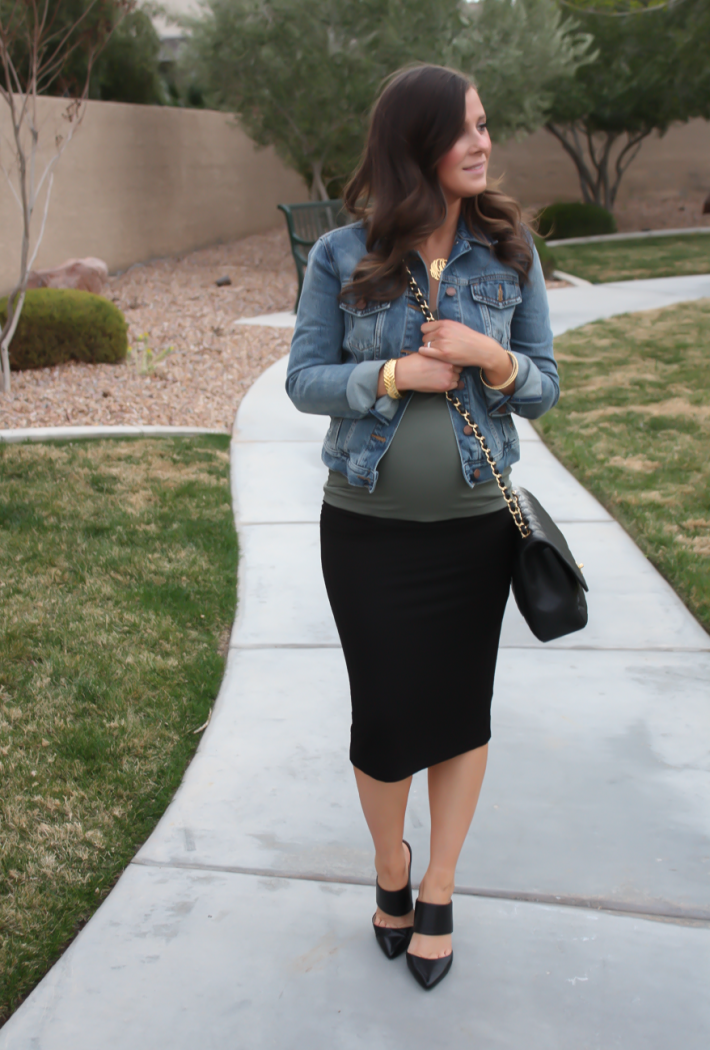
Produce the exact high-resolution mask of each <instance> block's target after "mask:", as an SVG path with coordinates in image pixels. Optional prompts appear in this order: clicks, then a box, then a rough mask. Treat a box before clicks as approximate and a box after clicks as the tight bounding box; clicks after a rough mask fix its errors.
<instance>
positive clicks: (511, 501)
mask: <svg viewBox="0 0 710 1050" xmlns="http://www.w3.org/2000/svg"><path fill="white" fill-rule="evenodd" d="M406 270H407V273H408V274H409V287H410V288H411V289H412V291H413V292H414V297H415V298H416V300H417V303H418V304H419V309H420V310H421V312H422V313H423V314H424V316H425V317H426V319H427V321H435V320H436V318H435V317H434V315H433V313H432V312H431V310H430V309H429V304H428V302H427V301H426V299H425V298H424V296H423V295H422V293H421V290H420V288H419V285H418V284H417V282H416V281H415V280H414V277H413V276H412V272H411V270H410V269H409V267H408V266H407V267H406ZM444 396H445V397H446V400H447V401H448V402H449V404H451V405H453V406H454V408H455V409H456V411H457V412H458V414H459V415H460V416H462V417H463V418H464V419H465V420H466V422H467V423H468V425H469V426H470V427H471V430H472V431H473V436H474V437H475V438H476V441H477V442H478V444H479V445H480V446H481V451H482V452H483V455H484V456H485V457H486V462H487V463H488V466H489V467H490V468H491V471H492V472H493V477H494V478H495V479H496V481H497V482H498V488H499V489H500V491H501V493H502V496H503V499H504V500H505V502H506V503H507V505H508V510H509V511H510V513H511V514H512V515H513V521H514V522H515V524H516V525H517V527H518V530H519V532H520V535H521V536H522V537H523V539H527V537H528V536H529V535H530V529H529V528H528V525H527V522H526V521H525V518H524V517H523V512H522V511H521V509H520V504H519V503H518V494H517V492H516V491H515V489H508V488H506V486H505V484H504V482H503V477H502V475H501V473H500V471H499V470H498V466H497V464H496V461H495V460H494V459H493V456H492V454H491V450H490V449H489V447H488V445H487V444H486V439H485V438H484V436H483V434H482V433H481V431H480V430H479V427H478V423H476V421H475V420H474V419H472V418H471V416H470V415H469V413H468V412H467V411H466V409H465V408H464V407H463V405H462V404H461V402H460V401H459V399H458V398H457V397H452V396H451V393H450V391H448V390H445V391H444Z"/></svg>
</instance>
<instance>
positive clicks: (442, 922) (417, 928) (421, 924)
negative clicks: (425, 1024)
mask: <svg viewBox="0 0 710 1050" xmlns="http://www.w3.org/2000/svg"><path fill="white" fill-rule="evenodd" d="M412 932H413V933H422V934H424V936H425V937H440V936H441V935H442V934H445V933H453V932H454V906H453V903H452V902H451V901H449V903H448V904H426V903H425V902H424V901H421V900H417V903H416V907H415V908H414V926H413V927H412ZM453 961H454V953H453V951H452V952H451V955H445V956H444V958H443V959H423V958H422V957H421V956H420V955H412V954H411V952H407V966H408V967H409V969H410V971H411V972H412V973H413V974H414V976H415V977H416V979H417V980H418V981H419V983H420V985H421V986H422V988H425V989H426V991H427V992H428V991H431V989H432V988H433V987H434V986H435V985H437V984H438V983H439V981H443V980H444V978H445V977H446V975H447V973H448V972H449V970H450V969H451V964H452V963H453Z"/></svg>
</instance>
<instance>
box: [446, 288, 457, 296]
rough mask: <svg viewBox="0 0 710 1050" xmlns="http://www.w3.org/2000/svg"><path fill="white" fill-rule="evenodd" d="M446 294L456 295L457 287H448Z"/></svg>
mask: <svg viewBox="0 0 710 1050" xmlns="http://www.w3.org/2000/svg"><path fill="white" fill-rule="evenodd" d="M446 295H456V289H455V288H447V289H446Z"/></svg>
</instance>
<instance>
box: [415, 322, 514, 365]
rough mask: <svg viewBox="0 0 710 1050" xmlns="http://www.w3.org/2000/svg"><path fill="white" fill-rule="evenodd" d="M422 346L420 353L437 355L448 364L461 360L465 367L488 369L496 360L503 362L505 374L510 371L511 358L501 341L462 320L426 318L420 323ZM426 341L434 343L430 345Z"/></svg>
mask: <svg viewBox="0 0 710 1050" xmlns="http://www.w3.org/2000/svg"><path fill="white" fill-rule="evenodd" d="M421 334H422V342H423V344H424V345H423V346H420V349H419V353H420V354H424V355H425V356H426V357H436V358H437V359H438V360H440V361H445V362H446V364H458V365H461V366H462V367H464V369H465V367H467V366H469V365H473V366H475V367H480V369H485V370H486V372H487V370H488V369H489V367H492V366H494V367H495V365H496V364H499V365H501V366H502V369H503V372H504V373H505V374H504V376H503V379H504V378H505V376H506V375H509V373H510V358H509V357H508V355H507V354H506V352H505V351H504V350H503V348H502V346H501V345H500V343H498V342H496V340H495V339H492V338H490V337H489V336H487V335H483V334H482V333H481V332H476V331H475V330H474V329H469V328H468V327H467V325H466V324H461V323H460V322H459V321H450V320H445V321H426V322H425V323H424V324H422V325H421ZM426 343H431V345H430V346H427V345H426Z"/></svg>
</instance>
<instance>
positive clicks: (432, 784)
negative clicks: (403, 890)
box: [409, 744, 488, 959]
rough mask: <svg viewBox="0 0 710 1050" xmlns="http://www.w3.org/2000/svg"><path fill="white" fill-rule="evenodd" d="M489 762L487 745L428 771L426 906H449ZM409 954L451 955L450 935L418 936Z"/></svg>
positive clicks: (421, 892)
mask: <svg viewBox="0 0 710 1050" xmlns="http://www.w3.org/2000/svg"><path fill="white" fill-rule="evenodd" d="M487 758H488V745H487V744H485V745H484V746H483V747H477V748H476V749H475V751H466V752H465V753H464V754H463V755H457V756H456V758H451V759H449V761H448V762H440V763H439V764H438V765H436V766H431V767H430V768H429V811H430V813H431V848H430V859H429V867H428V868H427V870H426V873H425V875H424V878H423V879H422V881H421V885H420V886H419V897H420V899H421V900H422V901H425V902H426V903H427V904H448V903H449V901H450V900H451V894H452V893H453V892H454V879H455V875H456V864H457V862H458V859H459V854H460V852H461V847H462V846H463V844H464V839H465V838H466V835H467V833H468V829H469V827H470V825H471V821H472V820H473V814H474V813H475V811H476V804H477V803H478V796H479V795H480V793H481V784H482V783H483V775H484V773H485V772H486V760H487ZM409 951H410V952H411V954H412V955H419V956H422V957H423V958H425V959H436V958H441V957H443V956H445V955H449V954H450V952H451V935H450V934H446V935H445V936H442V937H424V936H423V935H422V934H420V933H415V934H414V935H413V937H412V940H411V943H410V945H409Z"/></svg>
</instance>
